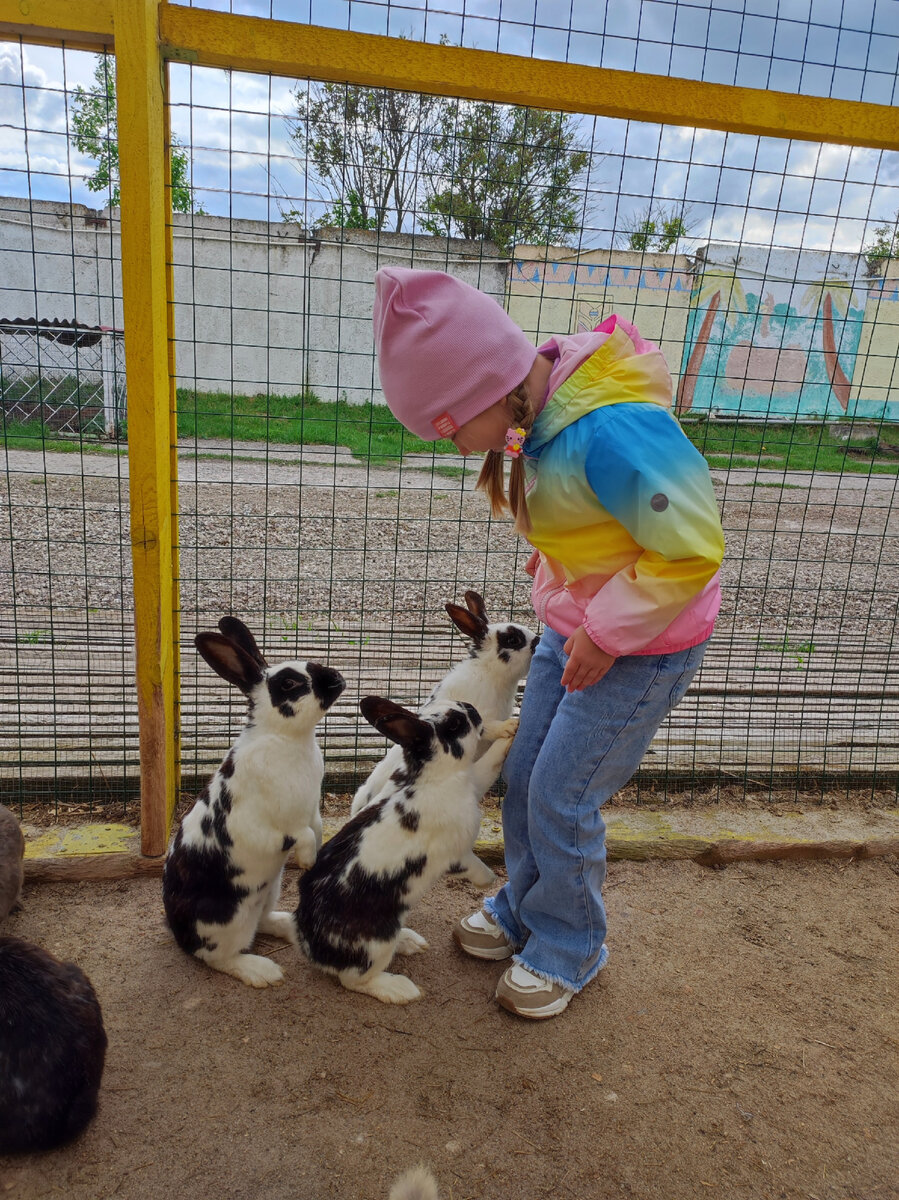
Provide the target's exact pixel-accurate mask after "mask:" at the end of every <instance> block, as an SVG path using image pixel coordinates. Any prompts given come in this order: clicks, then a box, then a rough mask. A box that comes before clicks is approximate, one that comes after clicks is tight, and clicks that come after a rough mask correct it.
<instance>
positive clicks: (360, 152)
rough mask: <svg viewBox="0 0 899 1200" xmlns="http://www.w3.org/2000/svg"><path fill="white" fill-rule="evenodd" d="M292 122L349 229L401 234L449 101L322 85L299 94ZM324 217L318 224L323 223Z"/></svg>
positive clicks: (335, 209)
mask: <svg viewBox="0 0 899 1200" xmlns="http://www.w3.org/2000/svg"><path fill="white" fill-rule="evenodd" d="M294 100H295V101H296V105H297V115H296V117H295V118H292V119H291V120H290V121H289V122H288V130H289V133H290V136H291V138H292V140H293V141H294V143H295V144H296V146H297V150H298V152H299V156H300V158H301V159H303V160H305V161H306V162H307V163H308V164H309V165H311V167H312V168H313V169H314V171H315V173H316V175H317V176H318V178H319V180H320V181H321V183H322V185H323V187H324V188H325V191H326V192H327V194H328V199H329V201H330V203H331V205H332V209H331V212H330V213H329V214H327V216H330V217H331V218H333V217H334V216H335V214H336V215H337V216H339V217H340V218H341V219H339V220H332V222H331V223H333V224H340V225H342V226H343V227H344V228H355V229H387V228H388V227H392V228H393V229H394V230H396V231H397V232H399V231H400V230H401V229H402V227H403V222H404V221H405V220H406V218H407V216H409V215H410V214H412V213H413V212H414V210H415V205H416V200H417V197H418V195H419V192H420V190H421V188H422V186H423V179H424V177H425V176H426V175H427V174H428V173H429V172H430V171H431V170H432V169H433V167H432V163H433V157H434V150H433V144H434V138H435V135H436V133H437V132H438V130H439V128H440V119H441V113H442V110H443V108H444V107H445V106H446V104H447V103H448V101H446V100H445V99H443V98H442V97H439V96H424V95H419V93H417V92H396V91H388V90H387V89H385V88H370V87H361V86H357V85H355V84H342V83H323V84H320V85H311V86H309V87H308V88H307V87H301V88H298V89H297V91H296V92H294ZM324 220H325V218H323V217H320V218H319V219H318V221H317V222H316V224H319V225H320V224H322V223H323V221H324Z"/></svg>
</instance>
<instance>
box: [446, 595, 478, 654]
mask: <svg viewBox="0 0 899 1200" xmlns="http://www.w3.org/2000/svg"><path fill="white" fill-rule="evenodd" d="M443 607H444V608H445V609H446V611H447V613H448V614H449V619H450V620H451V621H452V623H453V624H454V625H455V626H456V628H457V629H458V630H459V632H460V633H464V634H465V636H466V637H470V638H471V640H472V641H473V642H474V644H475V645H476V646H480V645H481V644H482V642H483V641H484V638H485V637H486V636H487V622H486V621H484V620H482V619H481V618H480V617H479V616H477V614H476V613H473V612H469V611H468V609H467V608H463V607H462V605H461V604H453V603H447V604H444V606H443Z"/></svg>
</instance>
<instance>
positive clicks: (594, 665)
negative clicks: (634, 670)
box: [562, 625, 615, 692]
mask: <svg viewBox="0 0 899 1200" xmlns="http://www.w3.org/2000/svg"><path fill="white" fill-rule="evenodd" d="M562 649H563V650H564V651H565V653H566V654H567V655H568V662H567V663H566V664H565V670H564V671H563V672H562V687H563V688H565V690H566V691H567V692H582V691H583V690H584V688H588V687H590V686H591V685H592V684H594V683H598V682H599V681H600V679H602V677H603V675H605V674H606V672H607V671H608V670H609V669H610V668H611V667H612V665H613V663H614V662H615V656H614V655H612V654H606V652H605V650H601V649H600V648H599V646H597V644H596V642H594V641H593V639H592V638H591V637H590V634H589V633H588V632H587V631H586V629H585V628H584V627H583V625H579V626H578V627H577V629H575V631H574V633H573V634H572V635H571V637H570V638H569V639H568V641H567V642H566V643H565V645H564V646H563V647H562Z"/></svg>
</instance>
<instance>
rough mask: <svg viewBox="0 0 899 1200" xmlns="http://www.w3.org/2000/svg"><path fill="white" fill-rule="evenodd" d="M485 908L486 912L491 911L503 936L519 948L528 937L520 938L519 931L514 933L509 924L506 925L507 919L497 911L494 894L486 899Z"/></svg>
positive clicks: (510, 943) (511, 944)
mask: <svg viewBox="0 0 899 1200" xmlns="http://www.w3.org/2000/svg"><path fill="white" fill-rule="evenodd" d="M483 908H484V912H486V913H489V914H490V916H491V918H492V919H493V920H494V921H495V922H496V924H497V925H498V926H499V927H500V929H501V930H502V931H503V937H504V938H505V939H506V941H507V942H508V943H509V945H510V946H514V947H516V948H519V947H521V946H523V945H524V943H525V941H526V940H527V939H526V938H520V937H519V936H518V934H517V933H513V931H512V930H511V929H510V928H509V927H508V925H506V923H505V921H503V920H502V918H501V917H500V916H499V914H498V913H497V911H496V905H495V904H494V902H493V897H492V896H490V897H488V898H487V899H486V900H485V901H484V904H483Z"/></svg>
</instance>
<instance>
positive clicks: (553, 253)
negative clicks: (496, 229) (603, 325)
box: [509, 246, 693, 382]
mask: <svg viewBox="0 0 899 1200" xmlns="http://www.w3.org/2000/svg"><path fill="white" fill-rule="evenodd" d="M692 278H693V277H692V274H691V272H690V260H689V259H688V258H687V257H686V256H685V255H680V254H678V255H673V254H639V253H635V252H632V251H624V250H614V251H609V250H587V251H583V252H582V253H581V254H579V255H573V254H572V252H571V251H570V250H567V249H565V248H564V247H560V246H516V248H515V257H514V259H513V261H512V264H511V272H510V279H509V314H510V316H512V317H513V318H514V320H516V321H517V322H518V323H519V324H520V325H521V327H522V329H524V330H526V331H527V332H528V333H533V334H534V336H535V339H536V341H537V344H538V345H539V344H540V342H542V341H545V340H546V339H547V338H548V337H550V336H551V335H552V334H554V333H577V332H578V331H580V330H585V329H593V328H595V326H597V325H598V324H599V323H600V322H601V321H602V320H604V319H605V318H606V317H608V316H610V315H611V314H612V313H618V314H619V315H620V316H622V317H624V318H625V319H626V320H628V321H631V322H633V324H635V325H636V326H637V327H638V328H639V330H640V332H641V333H642V334H643V336H644V337H647V338H650V339H651V340H652V341H654V342H656V343H657V344H658V345H659V346H660V347H661V349H662V350H663V351H664V353H665V357H666V358H667V360H668V365H669V366H670V368H671V372H672V375H673V376H674V377H675V382H676V380H677V370H678V367H679V365H680V361H681V356H682V354H683V348H684V336H685V332H686V327H687V317H688V315H689V304H690V289H691V285H692Z"/></svg>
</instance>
